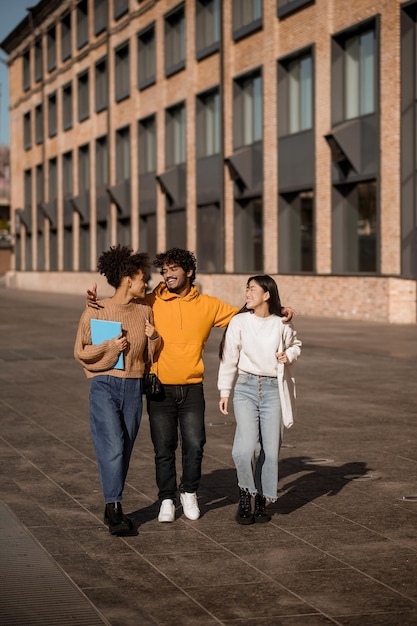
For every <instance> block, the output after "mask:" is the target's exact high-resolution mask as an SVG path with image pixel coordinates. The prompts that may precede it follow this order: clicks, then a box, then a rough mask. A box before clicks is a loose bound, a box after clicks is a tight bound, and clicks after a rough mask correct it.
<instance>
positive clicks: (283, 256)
mask: <svg viewBox="0 0 417 626" xmlns="http://www.w3.org/2000/svg"><path fill="white" fill-rule="evenodd" d="M278 241H279V246H278V250H279V264H278V268H279V271H280V273H290V274H291V273H297V272H313V271H314V194H313V192H312V191H311V190H306V191H301V192H295V193H289V194H282V196H281V197H280V200H279V220H278Z"/></svg>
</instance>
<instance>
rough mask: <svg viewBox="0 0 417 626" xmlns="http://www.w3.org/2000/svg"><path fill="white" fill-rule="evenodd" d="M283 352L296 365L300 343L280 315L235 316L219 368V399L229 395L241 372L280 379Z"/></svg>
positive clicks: (289, 361)
mask: <svg viewBox="0 0 417 626" xmlns="http://www.w3.org/2000/svg"><path fill="white" fill-rule="evenodd" d="M284 351H285V352H286V354H287V358H288V363H293V362H294V361H295V360H296V359H297V358H298V356H299V355H300V352H301V341H300V340H299V339H297V333H296V331H295V330H294V328H293V327H292V326H291V324H284V323H283V321H282V318H281V317H278V316H277V315H270V316H269V317H258V316H256V315H255V314H251V313H240V314H238V315H235V317H234V318H233V319H232V320H231V322H230V324H229V326H228V329H227V332H226V341H225V347H224V352H223V359H222V361H221V363H220V367H219V375H218V380H217V388H218V389H219V391H220V397H221V398H228V397H229V396H230V392H231V390H232V387H233V383H234V379H235V377H236V374H237V372H238V370H239V371H242V372H246V373H249V374H255V375H257V376H277V375H278V370H279V368H278V361H277V357H276V356H275V354H276V352H284Z"/></svg>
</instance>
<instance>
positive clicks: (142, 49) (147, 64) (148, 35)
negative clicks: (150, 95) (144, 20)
mask: <svg viewBox="0 0 417 626" xmlns="http://www.w3.org/2000/svg"><path fill="white" fill-rule="evenodd" d="M155 78H156V41H155V25H154V24H152V25H151V26H148V27H147V28H145V29H144V30H143V31H141V32H140V33H139V34H138V86H139V89H144V88H145V87H149V85H153V83H154V82H155Z"/></svg>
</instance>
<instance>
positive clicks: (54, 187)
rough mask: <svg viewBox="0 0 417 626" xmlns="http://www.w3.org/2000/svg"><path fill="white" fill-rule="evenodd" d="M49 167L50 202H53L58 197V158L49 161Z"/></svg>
mask: <svg viewBox="0 0 417 626" xmlns="http://www.w3.org/2000/svg"><path fill="white" fill-rule="evenodd" d="M48 165H49V167H48V175H49V177H48V180H49V184H48V201H49V202H53V201H54V200H56V199H57V197H58V171H57V160H56V157H54V158H53V159H49V163H48Z"/></svg>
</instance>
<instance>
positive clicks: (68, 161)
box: [62, 152, 74, 198]
mask: <svg viewBox="0 0 417 626" xmlns="http://www.w3.org/2000/svg"><path fill="white" fill-rule="evenodd" d="M73 185H74V176H73V166H72V152H66V153H65V154H64V155H63V157H62V192H63V195H64V198H67V197H69V196H72V194H73Z"/></svg>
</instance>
